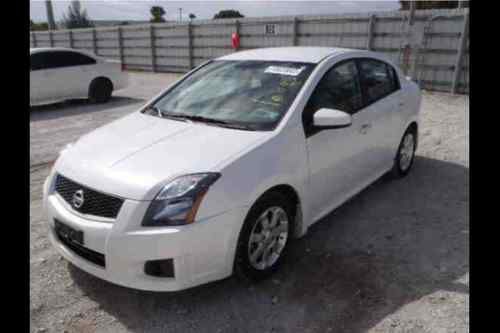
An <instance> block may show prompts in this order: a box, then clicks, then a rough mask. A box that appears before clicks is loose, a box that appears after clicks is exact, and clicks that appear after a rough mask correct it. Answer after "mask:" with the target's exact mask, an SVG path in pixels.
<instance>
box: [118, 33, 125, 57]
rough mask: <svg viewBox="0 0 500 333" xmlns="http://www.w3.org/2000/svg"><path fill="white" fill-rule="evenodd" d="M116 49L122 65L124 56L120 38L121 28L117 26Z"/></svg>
mask: <svg viewBox="0 0 500 333" xmlns="http://www.w3.org/2000/svg"><path fill="white" fill-rule="evenodd" d="M118 51H119V55H120V62H121V63H122V65H123V64H124V61H123V60H124V58H125V57H124V56H123V39H122V28H121V27H118Z"/></svg>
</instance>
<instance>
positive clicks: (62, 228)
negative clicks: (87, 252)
mask: <svg viewBox="0 0 500 333" xmlns="http://www.w3.org/2000/svg"><path fill="white" fill-rule="evenodd" d="M54 230H55V232H56V233H57V235H58V236H59V237H61V238H63V239H64V240H66V241H67V242H69V243H73V244H76V245H83V244H84V237H83V231H81V230H76V229H74V228H72V227H70V226H69V225H67V224H64V223H62V222H61V221H59V220H56V219H54Z"/></svg>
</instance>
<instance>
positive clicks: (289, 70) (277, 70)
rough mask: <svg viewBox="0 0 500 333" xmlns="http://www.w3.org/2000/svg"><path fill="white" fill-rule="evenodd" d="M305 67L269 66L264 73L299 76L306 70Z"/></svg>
mask: <svg viewBox="0 0 500 333" xmlns="http://www.w3.org/2000/svg"><path fill="white" fill-rule="evenodd" d="M304 68H305V67H300V68H293V67H282V66H269V67H267V68H266V70H265V71H264V73H272V74H281V75H291V76H297V75H299V74H300V72H302V71H303V70H304Z"/></svg>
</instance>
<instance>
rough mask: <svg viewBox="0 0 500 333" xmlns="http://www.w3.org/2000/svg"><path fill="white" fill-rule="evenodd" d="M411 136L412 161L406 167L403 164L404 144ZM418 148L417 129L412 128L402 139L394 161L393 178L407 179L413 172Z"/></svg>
mask: <svg viewBox="0 0 500 333" xmlns="http://www.w3.org/2000/svg"><path fill="white" fill-rule="evenodd" d="M409 135H411V136H412V140H413V151H412V154H411V159H410V162H409V164H408V165H405V164H404V163H403V162H402V151H403V147H404V142H405V139H406V137H407V136H409ZM416 148H417V131H416V129H415V128H413V127H410V128H408V129H407V130H406V132H405V134H404V135H403V137H402V138H401V142H400V143H399V147H398V152H397V153H396V157H395V159H394V166H393V167H392V172H391V174H392V176H393V178H403V177H405V176H406V175H407V174H408V173H409V172H410V170H411V167H412V166H413V161H414V160H415V150H416Z"/></svg>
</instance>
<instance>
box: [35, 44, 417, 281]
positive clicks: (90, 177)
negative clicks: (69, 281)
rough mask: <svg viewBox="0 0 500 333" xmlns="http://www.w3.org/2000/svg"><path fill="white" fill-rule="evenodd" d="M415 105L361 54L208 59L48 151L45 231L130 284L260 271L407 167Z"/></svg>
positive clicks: (384, 65) (74, 255)
mask: <svg viewBox="0 0 500 333" xmlns="http://www.w3.org/2000/svg"><path fill="white" fill-rule="evenodd" d="M229 83H230V84H229ZM420 100H421V95H420V89H419V87H418V86H417V84H415V83H414V82H412V81H410V80H408V79H407V78H406V77H405V76H404V75H403V73H402V72H401V71H400V70H399V69H398V68H397V67H396V66H394V65H393V64H392V63H391V62H390V61H388V60H387V59H386V58H384V57H383V56H381V55H379V54H376V53H373V52H368V51H361V50H348V49H337V48H321V47H291V48H269V49H255V50H250V51H243V52H237V53H233V54H230V55H227V56H224V57H221V58H218V59H215V60H212V61H209V62H208V63H206V64H204V65H202V66H199V67H198V68H196V69H194V70H193V71H191V72H189V73H188V74H186V75H185V76H184V77H183V78H181V79H180V80H178V81H177V82H176V83H174V84H173V85H171V86H170V87H169V88H167V89H166V90H165V91H163V92H162V93H160V94H159V95H158V96H157V97H155V98H154V99H153V100H151V101H150V102H149V103H148V104H147V105H146V106H145V107H144V108H143V109H141V110H139V111H137V112H134V113H132V114H130V115H128V116H126V117H124V118H122V119H119V120H117V121H114V122H112V123H110V124H108V125H105V126H103V127H101V128H99V129H97V130H95V131H94V132H92V133H90V134H87V135H85V136H83V137H82V138H80V139H79V140H78V141H77V142H76V143H74V144H70V145H69V146H68V147H66V148H65V149H64V150H63V151H62V152H61V154H60V156H59V158H58V159H57V161H56V163H55V165H54V167H53V169H52V171H51V173H50V175H49V177H48V178H47V180H46V182H45V185H44V207H45V211H46V214H47V216H48V223H49V230H50V232H49V237H50V240H51V242H52V244H53V245H54V246H55V248H56V250H57V251H58V252H59V253H60V254H61V255H62V256H64V257H65V258H66V259H68V260H69V261H71V262H72V263H73V264H75V265H76V266H78V267H80V268H81V269H83V270H85V271H87V272H89V273H91V274H93V275H95V276H98V277H100V278H102V279H105V280H108V281H111V282H114V283H117V284H120V285H123V286H128V287H132V288H137V289H145V290H157V291H173V290H181V289H185V288H189V287H193V286H195V285H199V284H202V283H207V282H210V281H214V280H218V279H222V278H225V277H228V276H229V275H231V274H232V273H233V272H236V273H237V275H239V276H243V277H245V278H249V279H253V280H258V279H262V278H265V277H267V276H268V275H269V274H270V273H272V272H273V271H275V270H276V268H277V267H278V266H279V265H280V264H281V262H282V261H283V258H284V257H285V256H286V253H287V252H288V248H289V245H290V240H291V239H292V238H295V237H300V236H302V235H304V234H305V233H306V232H307V229H308V228H309V227H310V226H311V225H312V224H313V223H315V222H317V221H318V220H320V219H321V218H322V217H324V216H325V215H326V214H328V213H329V212H330V211H331V210H333V209H335V208H336V207H338V206H339V205H341V204H342V203H344V202H345V201H346V200H348V199H349V198H351V197H352V196H354V195H355V194H356V193H358V192H360V191H361V190H362V189H364V188H365V187H366V186H368V185H369V184H370V183H372V182H374V181H375V180H376V179H377V178H379V177H380V176H382V175H383V174H385V173H387V172H389V171H391V170H392V173H393V174H394V175H395V176H398V177H402V176H405V175H406V174H407V173H408V172H409V170H410V169H411V166H412V163H413V160H414V154H415V149H416V147H417V137H418V131H419V122H418V114H419V109H420ZM395 204H397V203H395ZM387 214H388V216H390V214H391V212H390V211H387Z"/></svg>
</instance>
